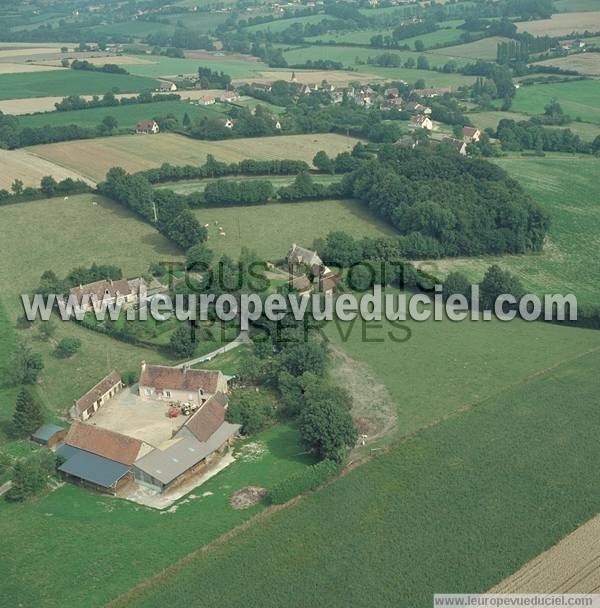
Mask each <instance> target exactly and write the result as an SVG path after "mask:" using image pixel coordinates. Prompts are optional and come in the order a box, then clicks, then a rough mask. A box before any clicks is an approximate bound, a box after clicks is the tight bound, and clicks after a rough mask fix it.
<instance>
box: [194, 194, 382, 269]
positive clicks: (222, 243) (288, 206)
mask: <svg viewBox="0 0 600 608" xmlns="http://www.w3.org/2000/svg"><path fill="white" fill-rule="evenodd" d="M194 215H195V216H196V217H197V218H198V220H199V221H200V223H201V224H208V230H209V240H208V246H209V247H210V248H211V249H212V250H214V252H215V253H216V254H217V255H222V254H227V255H229V256H231V257H232V258H234V259H235V258H237V257H238V256H239V253H240V251H241V249H242V247H247V248H248V249H251V250H253V251H255V252H256V253H257V254H258V255H259V256H261V257H263V258H264V259H267V260H278V259H281V258H283V257H285V255H286V254H287V252H288V250H289V248H290V246H291V245H292V243H298V244H302V245H304V246H306V247H310V246H311V245H312V243H313V241H314V240H315V239H316V238H324V237H326V236H327V234H328V233H329V232H332V231H334V230H344V231H346V232H348V233H349V234H353V235H354V236H357V237H359V236H361V237H362V236H386V235H391V234H393V233H394V231H393V229H391V228H390V227H389V226H388V225H387V224H386V223H385V222H383V221H381V220H379V219H377V218H376V217H375V216H374V215H373V214H372V213H370V212H369V211H368V210H367V209H365V208H364V206H363V205H361V204H360V203H359V202H358V201H353V200H347V201H346V200H327V201H305V202H298V203H268V204H266V205H253V206H246V207H219V208H206V209H194ZM220 227H222V228H223V232H224V233H225V236H220V234H219V228H220Z"/></svg>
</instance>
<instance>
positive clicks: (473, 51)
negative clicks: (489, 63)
mask: <svg viewBox="0 0 600 608" xmlns="http://www.w3.org/2000/svg"><path fill="white" fill-rule="evenodd" d="M508 40H509V39H508V38H502V37H501V36H492V37H490V38H482V39H481V40H476V41H475V42H467V43H466V44H458V45H456V46H447V47H444V48H443V49H432V50H431V51H428V55H444V56H446V57H451V58H454V59H455V60H460V59H468V60H470V61H474V60H476V59H487V60H493V59H496V50H497V45H498V43H499V42H506V41H508Z"/></svg>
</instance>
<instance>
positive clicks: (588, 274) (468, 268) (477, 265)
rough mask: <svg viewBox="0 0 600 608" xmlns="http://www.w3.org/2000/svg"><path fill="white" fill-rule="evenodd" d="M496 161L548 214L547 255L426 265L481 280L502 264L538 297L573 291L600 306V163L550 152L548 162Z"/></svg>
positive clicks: (544, 160) (438, 270) (586, 157)
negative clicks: (599, 268)
mask: <svg viewBox="0 0 600 608" xmlns="http://www.w3.org/2000/svg"><path fill="white" fill-rule="evenodd" d="M497 162H498V164H499V165H500V166H501V167H503V168H504V169H506V170H507V171H508V172H509V174H510V175H512V176H513V177H514V178H515V179H517V180H518V181H519V182H521V184H522V185H523V186H524V187H525V189H526V190H527V191H528V192H529V193H530V194H531V195H532V196H533V197H534V198H535V199H536V200H537V201H538V202H539V203H540V204H541V205H542V206H543V207H544V208H545V209H546V210H547V211H548V212H549V213H550V216H551V218H552V225H551V227H550V233H549V239H548V242H547V243H546V245H545V247H544V251H543V252H542V253H540V254H537V255H525V256H523V255H516V256H498V257H490V256H485V257H482V258H460V259H447V260H438V261H432V262H431V263H430V264H427V267H428V268H430V269H431V270H432V271H434V272H439V274H442V275H443V274H445V273H446V272H448V271H450V270H460V271H461V272H464V273H465V274H467V276H469V278H471V279H473V280H479V279H481V277H482V276H483V273H484V272H485V270H486V268H487V267H488V266H489V265H490V264H493V263H498V264H500V265H501V266H502V267H503V268H506V269H508V270H510V271H511V272H513V273H515V274H517V275H518V276H519V277H520V278H521V280H522V281H523V283H524V285H525V286H526V287H527V288H528V289H531V290H533V292H534V293H539V294H541V293H548V292H551V293H574V294H576V295H577V297H578V299H579V301H580V302H584V303H585V302H587V303H597V300H598V293H599V291H600V279H599V277H598V272H597V270H596V266H595V262H594V260H597V259H598V258H599V256H600V238H599V237H598V229H599V226H600V206H599V205H598V186H597V174H598V165H597V163H598V161H597V159H595V158H593V157H589V156H585V157H584V156H580V157H578V156H575V155H571V154H548V155H547V156H546V157H545V158H531V157H521V156H513V157H509V158H503V159H499V160H498V161H497Z"/></svg>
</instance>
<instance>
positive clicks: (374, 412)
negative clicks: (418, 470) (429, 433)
mask: <svg viewBox="0 0 600 608" xmlns="http://www.w3.org/2000/svg"><path fill="white" fill-rule="evenodd" d="M330 349H331V351H332V353H333V356H334V370H333V373H334V375H335V378H336V380H337V382H338V383H339V384H340V385H341V386H344V387H345V388H346V389H347V390H348V391H349V392H350V394H351V395H352V418H353V419H354V422H355V424H356V426H357V428H358V432H359V442H358V448H361V447H363V446H369V447H373V445H374V444H375V443H377V442H379V441H380V440H382V439H384V438H386V437H389V436H392V435H393V432H394V429H395V428H396V422H397V416H396V404H395V402H394V400H393V397H392V396H391V394H390V393H389V391H388V389H387V388H386V386H385V385H384V384H382V383H381V382H379V381H378V380H377V379H376V378H375V376H374V375H373V373H372V372H371V370H370V368H369V366H368V365H367V364H366V363H362V362H360V361H357V360H356V359H352V357H349V356H348V355H347V354H346V353H345V352H344V351H343V350H341V349H339V348H337V347H333V346H331V345H330Z"/></svg>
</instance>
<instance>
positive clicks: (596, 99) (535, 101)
mask: <svg viewBox="0 0 600 608" xmlns="http://www.w3.org/2000/svg"><path fill="white" fill-rule="evenodd" d="M552 99H556V100H557V101H558V102H559V103H560V105H561V106H562V108H563V110H564V111H565V113H566V114H568V115H569V116H571V118H580V119H581V120H585V121H586V122H593V123H598V124H600V80H576V81H572V82H559V83H556V84H554V83H553V84H536V85H533V86H524V87H521V88H520V89H519V90H518V91H517V94H516V96H515V98H514V100H513V104H512V108H511V109H512V110H514V111H515V112H525V113H528V114H542V113H543V112H544V107H545V106H546V105H547V104H548V103H550V101H551V100H552Z"/></svg>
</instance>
